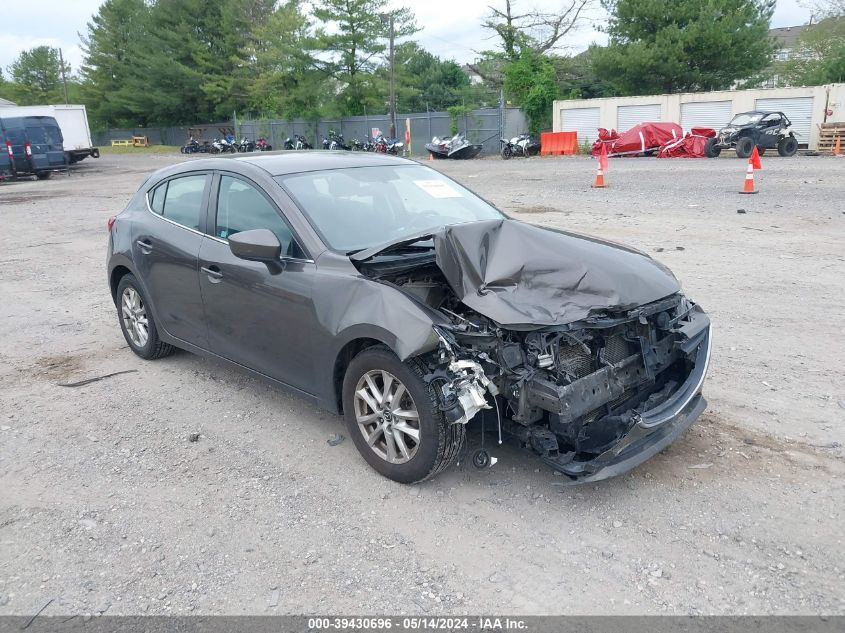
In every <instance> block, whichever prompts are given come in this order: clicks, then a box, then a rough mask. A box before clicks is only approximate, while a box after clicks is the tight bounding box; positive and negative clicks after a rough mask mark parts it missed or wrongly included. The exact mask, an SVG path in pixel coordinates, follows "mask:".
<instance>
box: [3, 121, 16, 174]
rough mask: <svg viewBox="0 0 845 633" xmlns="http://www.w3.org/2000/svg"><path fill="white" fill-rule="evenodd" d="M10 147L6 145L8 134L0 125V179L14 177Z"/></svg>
mask: <svg viewBox="0 0 845 633" xmlns="http://www.w3.org/2000/svg"><path fill="white" fill-rule="evenodd" d="M10 145H11V144H10ZM10 145H6V133H5V132H4V131H3V126H2V125H0V177H2V176H12V175H14V171H13V170H12V157H11V146H10Z"/></svg>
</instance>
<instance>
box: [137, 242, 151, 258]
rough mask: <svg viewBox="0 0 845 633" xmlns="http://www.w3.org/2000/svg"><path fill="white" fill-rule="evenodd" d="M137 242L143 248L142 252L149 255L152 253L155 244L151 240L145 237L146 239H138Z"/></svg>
mask: <svg viewBox="0 0 845 633" xmlns="http://www.w3.org/2000/svg"><path fill="white" fill-rule="evenodd" d="M135 243H136V244H137V245H138V248H140V249H141V252H142V253H143V254H144V255H149V254H150V252H151V251H152V250H153V245H152V243H151V242H150V240H146V239H144V240H138V241H137V242H135Z"/></svg>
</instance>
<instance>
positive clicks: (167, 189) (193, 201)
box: [148, 174, 207, 231]
mask: <svg viewBox="0 0 845 633" xmlns="http://www.w3.org/2000/svg"><path fill="white" fill-rule="evenodd" d="M206 180H207V176H206V175H205V174H200V175H196V176H183V177H181V178H173V179H171V180H168V181H167V182H164V183H162V184H160V185H159V186H158V187H156V188H155V189H153V191H152V192H151V193H150V194H148V195H149V201H150V208H151V209H152V210H153V211H154V212H155V213H158V214H159V215H161V216H163V217H165V218H167V219H168V220H172V221H173V222H176V223H177V224H181V225H182V226H186V227H188V228H189V229H194V230H195V231H199V228H200V215H201V213H202V196H203V192H204V191H205V184H206Z"/></svg>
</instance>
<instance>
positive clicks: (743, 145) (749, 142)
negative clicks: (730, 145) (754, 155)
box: [736, 136, 754, 158]
mask: <svg viewBox="0 0 845 633" xmlns="http://www.w3.org/2000/svg"><path fill="white" fill-rule="evenodd" d="M753 151H754V139H753V138H751V137H750V136H743V137H742V138H740V139H739V140H738V141H737V142H736V155H737V156H738V157H739V158H748V157H749V156H751V152H753Z"/></svg>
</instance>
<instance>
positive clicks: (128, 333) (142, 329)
mask: <svg viewBox="0 0 845 633" xmlns="http://www.w3.org/2000/svg"><path fill="white" fill-rule="evenodd" d="M115 296H116V301H115V302H116V304H117V319H118V321H119V322H120V330H121V332H123V338H125V339H126V342H127V343H128V344H129V348H130V349H131V350H132V351H133V352H135V354H137V355H138V356H140V357H141V358H143V359H144V360H155V359H156V358H163V357H165V356H169V355H170V354H172V353H173V350H174V349H175V348H174V347H173V346H172V345H170V344H169V343H165V342H163V341H162V340H161V339H160V338H159V336H158V328H156V324H155V319H154V318H153V314H152V311H151V310H150V307H149V305H150V304H149V302H148V301H147V297H146V296H145V295H144V293H143V291H142V290H141V286H140V285H138V280H137V279H135V276H134V275H132V274H131V273H129V274H126V275H124V276H123V277H122V278H121V279H120V283H118V284H117V291H116V294H115Z"/></svg>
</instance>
